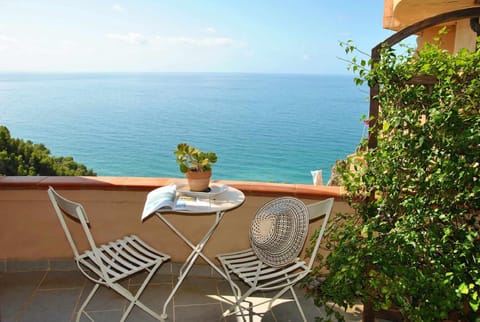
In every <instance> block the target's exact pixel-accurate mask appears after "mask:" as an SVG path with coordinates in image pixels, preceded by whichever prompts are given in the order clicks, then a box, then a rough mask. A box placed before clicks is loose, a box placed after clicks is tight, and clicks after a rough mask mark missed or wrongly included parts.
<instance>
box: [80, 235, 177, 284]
mask: <svg viewBox="0 0 480 322" xmlns="http://www.w3.org/2000/svg"><path fill="white" fill-rule="evenodd" d="M98 250H99V251H100V254H99V255H100V258H101V259H102V261H103V263H101V266H103V267H104V268H105V269H106V274H107V276H108V277H109V278H110V279H111V281H112V282H115V281H118V280H121V279H122V278H125V277H127V276H130V275H132V274H135V273H137V272H140V271H142V270H144V269H149V268H150V267H153V266H155V265H156V264H158V263H162V262H163V261H166V260H167V259H169V258H170V256H168V255H166V254H163V253H161V252H159V251H157V250H156V249H154V248H152V247H150V246H149V245H148V244H147V243H145V242H144V241H143V240H142V239H140V238H139V237H138V236H135V235H130V236H126V237H124V238H121V239H118V240H116V241H113V242H110V243H108V244H104V245H101V246H100V247H98ZM78 262H79V265H82V266H83V267H85V268H87V269H88V270H89V271H91V272H93V273H94V274H95V275H96V276H97V278H98V279H100V281H101V282H105V281H104V277H103V276H104V275H103V274H102V271H101V268H100V265H99V264H100V263H97V262H96V258H95V255H94V252H93V251H91V250H89V251H86V252H84V253H83V254H81V255H80V256H79V258H78ZM80 268H82V267H80ZM86 274H88V273H86ZM88 275H89V274H88Z"/></svg>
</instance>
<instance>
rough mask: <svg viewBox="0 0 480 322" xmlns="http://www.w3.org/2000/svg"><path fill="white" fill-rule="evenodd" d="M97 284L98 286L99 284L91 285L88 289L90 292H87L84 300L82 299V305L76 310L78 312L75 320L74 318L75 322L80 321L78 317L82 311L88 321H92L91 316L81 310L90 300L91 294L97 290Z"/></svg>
mask: <svg viewBox="0 0 480 322" xmlns="http://www.w3.org/2000/svg"><path fill="white" fill-rule="evenodd" d="M99 286H100V284H95V285H94V286H93V288H92V290H91V291H90V293H89V294H88V296H87V298H86V299H85V301H83V303H82V306H80V309H79V310H78V313H77V320H76V321H77V322H79V321H80V317H81V316H82V313H85V315H87V317H88V318H89V319H90V321H93V320H92V318H91V317H90V316H89V315H88V314H87V313H86V312H83V311H84V310H85V308H86V307H87V305H88V303H89V302H90V300H91V299H92V297H93V295H95V292H97V290H98V287H99Z"/></svg>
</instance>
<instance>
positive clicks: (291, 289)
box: [290, 286, 307, 322]
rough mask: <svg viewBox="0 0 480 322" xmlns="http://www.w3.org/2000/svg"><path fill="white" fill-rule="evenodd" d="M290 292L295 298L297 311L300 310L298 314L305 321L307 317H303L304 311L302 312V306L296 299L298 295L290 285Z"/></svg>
mask: <svg viewBox="0 0 480 322" xmlns="http://www.w3.org/2000/svg"><path fill="white" fill-rule="evenodd" d="M290 292H292V295H293V298H294V299H295V303H296V304H297V308H298V311H300V315H301V316H302V319H303V321H304V322H307V318H306V317H305V313H303V308H302V306H301V305H300V302H299V301H298V296H297V293H296V292H295V290H294V289H293V286H290Z"/></svg>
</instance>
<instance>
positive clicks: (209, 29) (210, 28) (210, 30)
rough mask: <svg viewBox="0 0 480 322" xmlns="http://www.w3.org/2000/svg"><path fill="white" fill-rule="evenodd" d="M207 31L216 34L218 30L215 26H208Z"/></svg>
mask: <svg viewBox="0 0 480 322" xmlns="http://www.w3.org/2000/svg"><path fill="white" fill-rule="evenodd" d="M205 31H206V32H208V33H209V34H214V33H216V32H217V29H215V28H214V27H207V28H205Z"/></svg>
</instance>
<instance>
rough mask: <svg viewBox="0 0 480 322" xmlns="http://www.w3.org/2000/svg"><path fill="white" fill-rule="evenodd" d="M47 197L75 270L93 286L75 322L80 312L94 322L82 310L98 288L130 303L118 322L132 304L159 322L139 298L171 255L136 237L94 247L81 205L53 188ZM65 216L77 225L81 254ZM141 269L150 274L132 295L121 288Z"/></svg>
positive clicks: (126, 314)
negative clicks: (84, 240) (83, 241)
mask: <svg viewBox="0 0 480 322" xmlns="http://www.w3.org/2000/svg"><path fill="white" fill-rule="evenodd" d="M48 196H49V197H50V201H51V202H52V204H53V207H54V208H55V212H56V214H57V216H58V219H59V220H60V224H61V225H62V228H63V230H64V231H65V236H66V237H67V240H68V242H69V243H70V246H71V247H72V250H73V255H74V259H75V261H76V263H77V266H78V268H79V269H80V271H81V272H82V274H83V275H85V276H86V277H87V278H88V279H89V280H91V281H92V282H94V283H95V286H94V287H93V289H92V291H91V292H90V294H89V295H88V296H87V298H86V299H85V301H84V302H83V304H82V305H81V307H80V309H79V311H78V314H77V319H76V321H77V322H78V321H79V320H80V317H81V315H82V313H84V314H85V315H86V316H87V317H88V318H89V319H90V320H91V321H93V319H92V318H91V316H90V315H89V314H88V313H87V312H86V311H85V308H86V306H87V305H88V303H89V302H90V300H91V299H92V297H93V296H94V294H95V292H96V291H97V289H98V287H99V286H100V285H104V286H106V287H108V288H111V289H112V290H114V291H115V292H117V293H118V294H120V295H122V296H123V297H125V298H126V299H127V300H129V301H130V304H129V306H128V307H127V309H126V310H125V312H124V313H123V315H122V318H121V319H120V321H125V319H126V318H127V316H128V315H129V313H130V311H131V310H132V308H133V306H134V305H137V306H138V307H139V308H141V309H142V310H144V311H145V312H147V313H148V314H150V315H151V316H153V317H154V318H156V319H157V320H160V321H162V319H161V318H160V315H159V314H157V313H155V312H154V311H152V310H151V309H149V308H148V307H147V306H145V305H144V304H143V303H141V302H140V301H139V297H140V295H141V294H142V292H143V290H144V289H145V287H146V286H147V284H148V282H149V281H150V279H151V278H152V277H153V275H154V273H155V272H156V271H157V269H158V268H159V267H160V265H161V264H162V263H163V262H164V261H166V260H168V259H169V258H170V256H168V255H165V254H163V253H161V252H159V251H157V250H155V249H154V248H152V247H150V246H149V245H148V244H146V243H145V242H144V241H142V240H141V239H140V238H139V237H137V236H135V235H130V236H126V237H123V238H121V239H118V240H116V241H113V242H110V243H108V244H104V245H101V246H99V247H97V246H96V244H95V241H94V239H93V236H92V234H91V232H90V229H89V221H88V217H87V214H86V212H85V210H84V208H83V206H82V205H81V204H79V203H76V202H73V201H70V200H68V199H65V198H64V197H62V196H61V195H59V194H58V193H57V192H56V191H55V190H54V189H53V188H52V187H49V189H48ZM68 217H70V219H73V221H75V222H77V223H78V222H80V224H81V226H82V228H83V231H84V233H85V235H86V238H87V240H88V243H89V246H90V249H88V250H86V251H84V252H82V253H80V252H79V250H78V248H77V243H76V242H75V241H74V239H73V237H72V234H71V233H70V230H69V228H68V226H67V222H66V220H65V219H66V218H68ZM143 270H147V271H148V272H149V274H148V276H147V277H146V278H145V280H144V282H143V284H142V285H141V286H140V288H139V289H138V291H137V292H136V293H135V295H133V294H132V293H131V292H130V291H128V290H127V289H126V288H124V287H123V286H121V285H120V281H121V280H123V279H125V278H128V277H130V276H132V275H133V274H135V273H138V272H141V271H143Z"/></svg>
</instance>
